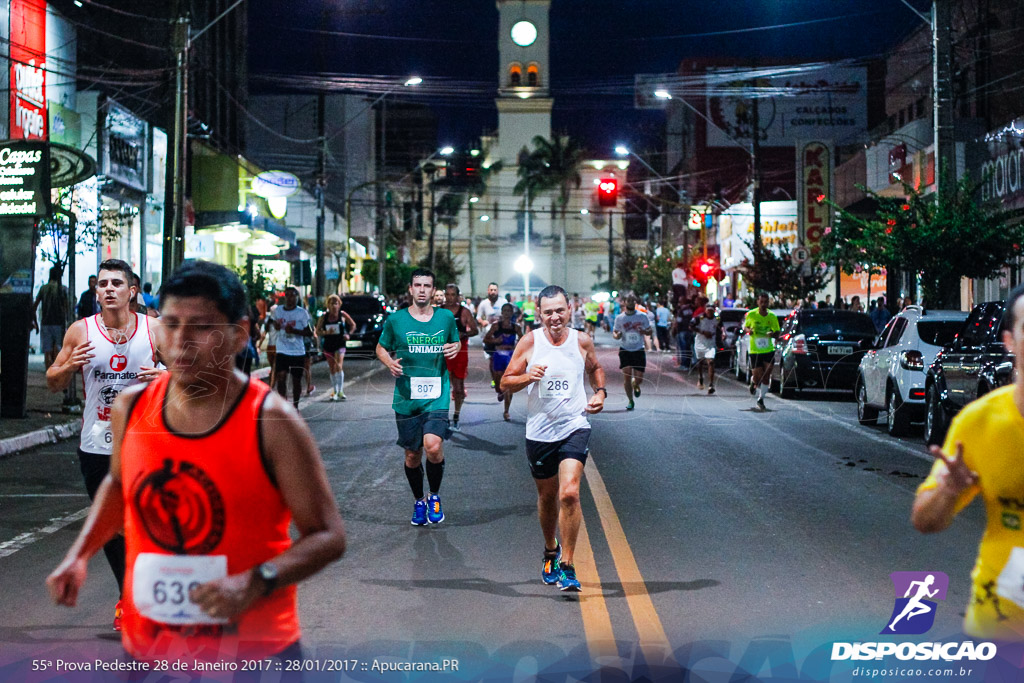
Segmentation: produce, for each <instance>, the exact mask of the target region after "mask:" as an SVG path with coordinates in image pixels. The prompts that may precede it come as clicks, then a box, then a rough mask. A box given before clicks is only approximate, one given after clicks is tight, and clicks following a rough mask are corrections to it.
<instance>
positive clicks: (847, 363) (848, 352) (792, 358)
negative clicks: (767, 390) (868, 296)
mask: <svg viewBox="0 0 1024 683" xmlns="http://www.w3.org/2000/svg"><path fill="white" fill-rule="evenodd" d="M876 335H877V332H876V331H875V326H874V324H873V323H872V322H871V318H870V317H869V316H868V315H867V314H866V313H856V312H854V311H837V310H835V309H832V308H827V309H815V308H810V309H801V310H799V311H793V312H792V313H791V314H790V315H789V317H787V318H786V320H785V321H783V323H782V330H781V332H780V335H779V343H778V344H777V345H776V346H777V348H776V350H775V367H774V368H773V370H772V386H773V387H778V389H779V392H780V393H781V394H782V396H783V397H790V396H793V395H795V394H798V393H799V392H801V391H803V390H804V389H827V390H829V391H836V390H842V391H850V392H851V393H852V391H853V385H854V382H855V381H856V379H857V369H858V367H859V366H860V359H861V357H863V356H864V352H865V351H866V350H867V349H869V348H871V346H872V344H873V343H874V339H875V336H876Z"/></svg>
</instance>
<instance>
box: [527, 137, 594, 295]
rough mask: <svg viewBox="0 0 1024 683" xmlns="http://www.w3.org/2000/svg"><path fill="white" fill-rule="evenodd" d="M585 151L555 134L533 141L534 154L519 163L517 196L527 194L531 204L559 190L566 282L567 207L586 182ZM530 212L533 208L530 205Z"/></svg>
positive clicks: (565, 278)
mask: <svg viewBox="0 0 1024 683" xmlns="http://www.w3.org/2000/svg"><path fill="white" fill-rule="evenodd" d="M583 157H584V151H583V148H582V147H581V146H580V144H579V143H578V142H577V141H576V140H574V139H573V138H570V137H569V136H568V135H554V136H553V137H552V138H551V139H550V140H548V139H547V138H544V137H543V136H540V135H538V136H536V137H535V138H533V151H531V152H529V153H528V154H527V155H526V156H525V157H524V158H523V159H522V160H521V161H520V164H519V177H520V180H519V182H518V183H516V186H515V193H516V194H523V193H524V192H525V193H527V197H528V201H527V203H528V204H529V203H531V202H532V201H533V198H534V197H536V196H537V194H539V193H541V192H548V191H551V190H557V191H558V196H557V204H558V206H559V207H560V208H561V215H562V220H561V228H562V229H561V232H560V235H559V254H560V256H561V259H562V283H563V284H564V283H566V282H567V281H568V279H569V260H568V259H567V258H566V254H565V232H566V221H567V220H568V217H567V216H566V207H567V206H568V204H569V195H570V193H571V192H572V190H573V189H579V187H580V185H581V184H582V183H583V177H582V175H581V173H580V171H581V169H582V167H583ZM526 210H527V211H529V210H530V207H529V206H527V207H526Z"/></svg>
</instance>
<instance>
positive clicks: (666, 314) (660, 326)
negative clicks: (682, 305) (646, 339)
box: [654, 299, 672, 352]
mask: <svg viewBox="0 0 1024 683" xmlns="http://www.w3.org/2000/svg"><path fill="white" fill-rule="evenodd" d="M667 303H668V302H666V301H665V300H664V299H659V300H658V306H657V308H655V309H654V327H655V329H656V330H657V334H658V346H660V347H661V350H662V352H666V351H669V350H670V349H669V346H670V344H669V334H668V328H669V325H670V324H671V323H672V312H671V311H669V310H668V306H667V305H666V304H667Z"/></svg>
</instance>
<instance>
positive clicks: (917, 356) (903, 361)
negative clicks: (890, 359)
mask: <svg viewBox="0 0 1024 683" xmlns="http://www.w3.org/2000/svg"><path fill="white" fill-rule="evenodd" d="M900 367H902V368H903V369H904V370H924V356H922V355H921V352H920V351H904V352H903V353H901V354H900Z"/></svg>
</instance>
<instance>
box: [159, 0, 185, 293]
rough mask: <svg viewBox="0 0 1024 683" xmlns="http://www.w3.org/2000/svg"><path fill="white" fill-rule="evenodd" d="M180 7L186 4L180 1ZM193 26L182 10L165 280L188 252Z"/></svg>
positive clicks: (175, 45) (176, 42)
mask: <svg viewBox="0 0 1024 683" xmlns="http://www.w3.org/2000/svg"><path fill="white" fill-rule="evenodd" d="M178 5H179V8H184V6H185V4H184V3H181V2H179V3H178ZM190 31H191V25H190V20H189V16H188V14H187V10H185V9H181V10H180V11H179V14H178V18H177V19H176V20H175V22H174V28H173V31H172V33H171V48H172V50H173V51H174V54H175V79H174V147H173V149H172V150H171V156H172V160H171V165H170V166H169V167H168V172H169V175H170V176H171V178H170V182H168V183H167V195H166V197H165V200H164V252H163V264H162V266H163V279H164V280H166V279H167V278H168V277H170V275H171V273H172V272H174V269H175V268H177V267H178V266H179V265H180V264H181V262H182V260H183V259H184V255H185V178H186V165H187V163H188V66H189V49H190V48H191V38H190V35H189V33H190Z"/></svg>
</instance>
